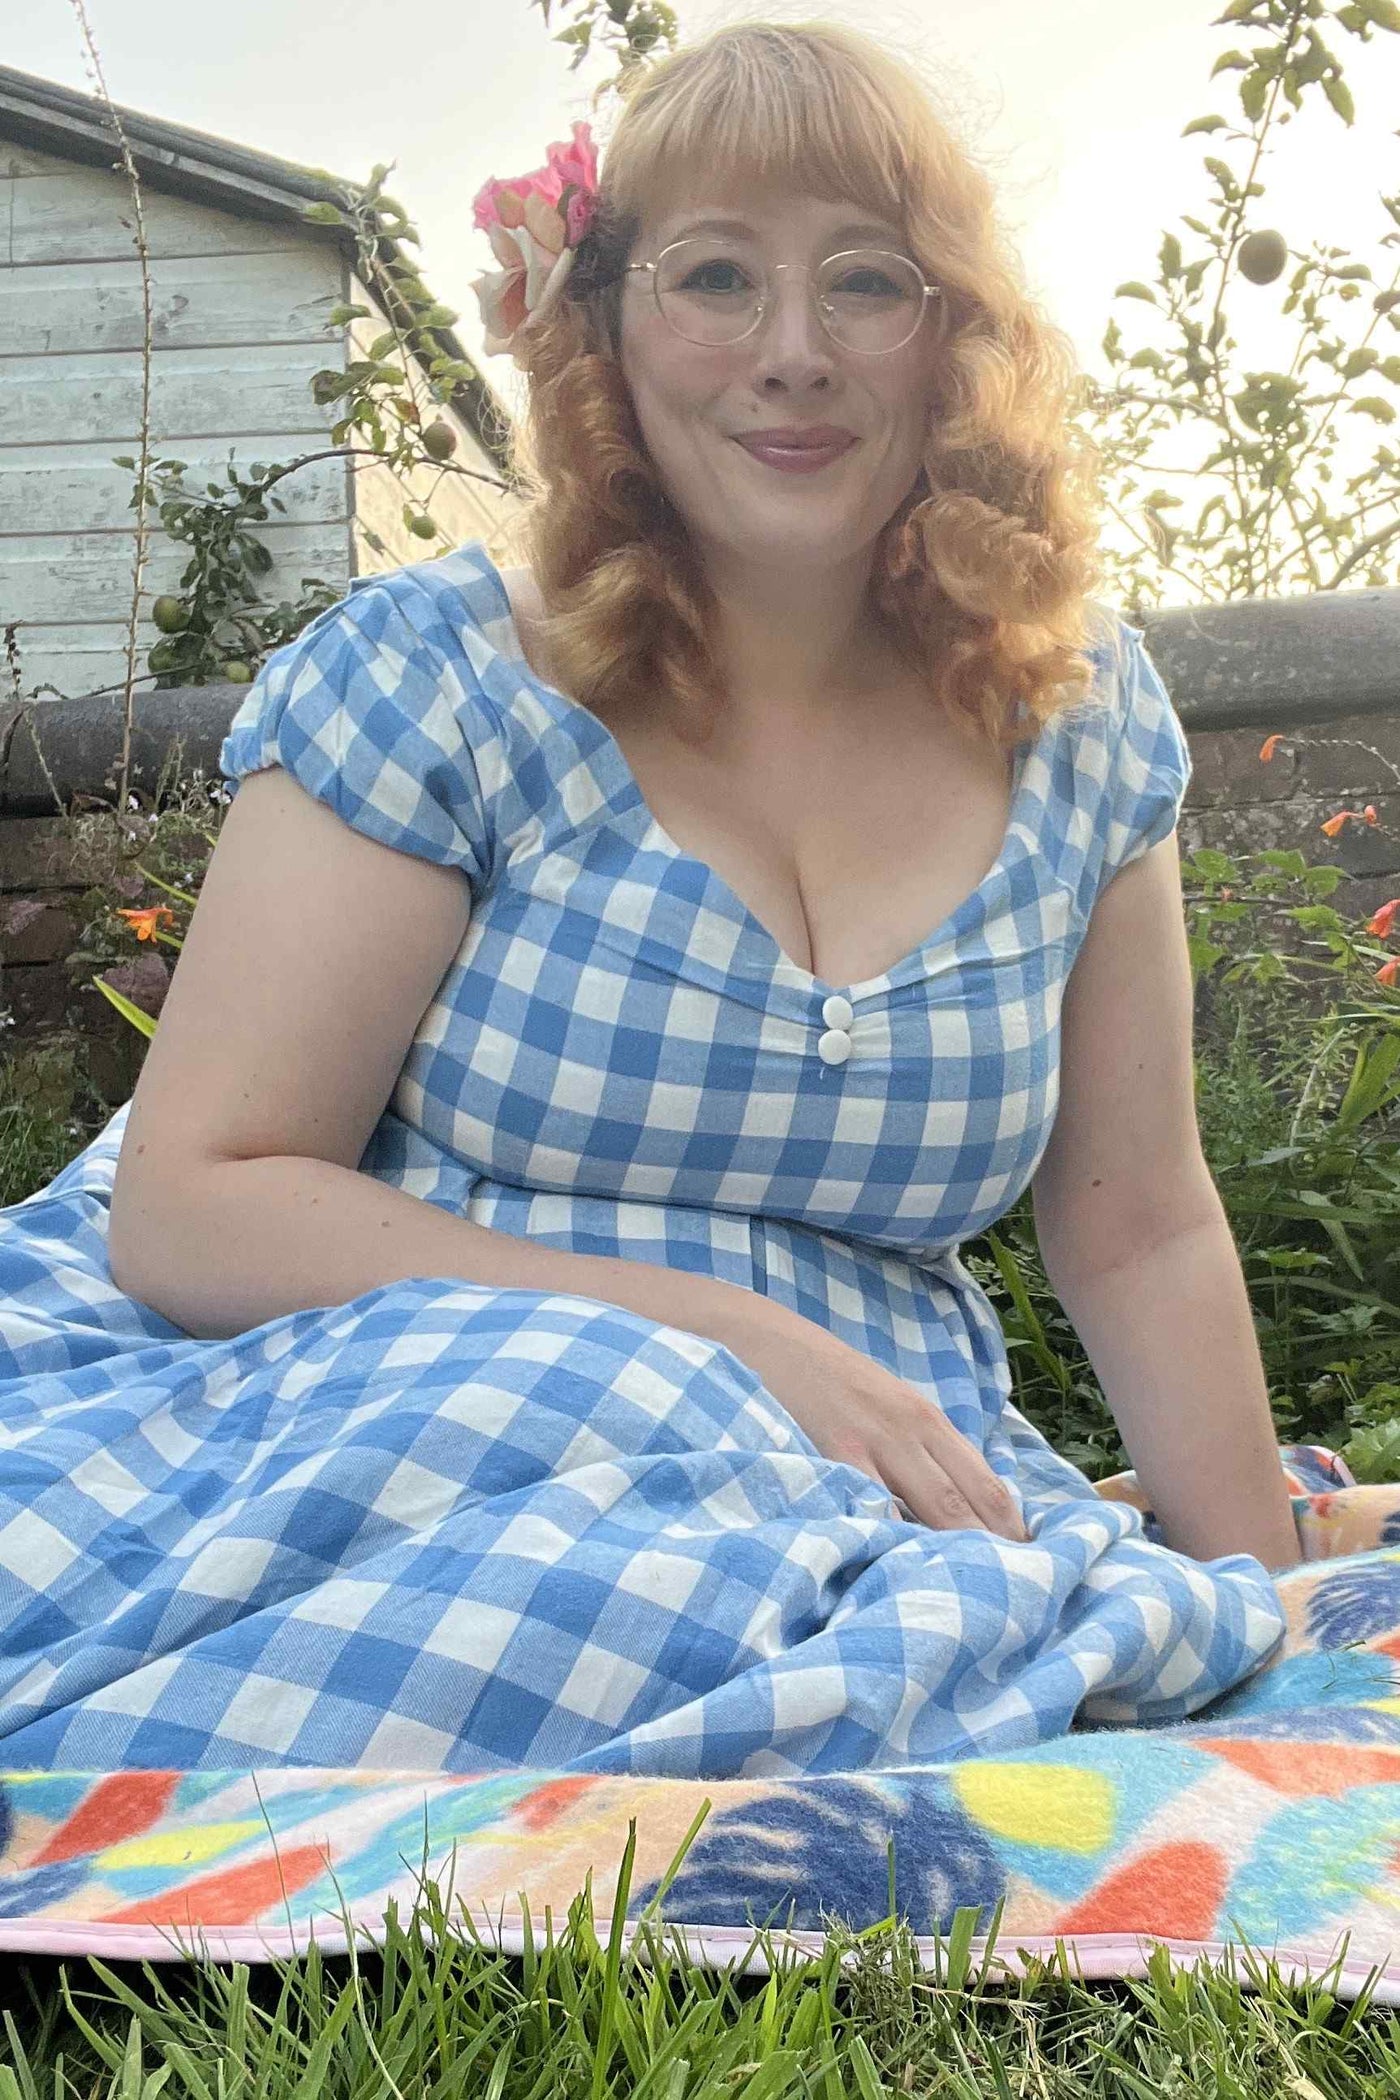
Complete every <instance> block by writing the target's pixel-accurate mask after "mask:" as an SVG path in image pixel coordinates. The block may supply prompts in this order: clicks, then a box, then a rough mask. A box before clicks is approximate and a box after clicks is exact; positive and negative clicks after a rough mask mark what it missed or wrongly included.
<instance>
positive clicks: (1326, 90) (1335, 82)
mask: <svg viewBox="0 0 1400 2100" xmlns="http://www.w3.org/2000/svg"><path fill="white" fill-rule="evenodd" d="M1322 92H1323V94H1324V95H1325V96H1326V97H1327V100H1328V101H1329V102H1330V103H1331V105H1332V107H1333V109H1335V110H1336V112H1337V115H1338V116H1339V117H1340V118H1341V120H1342V122H1343V123H1344V124H1350V123H1351V122H1352V120H1353V119H1354V117H1355V115H1356V104H1355V103H1354V102H1353V101H1352V99H1351V89H1350V88H1349V87H1348V86H1347V84H1346V82H1345V81H1344V80H1343V79H1342V77H1341V75H1340V74H1339V73H1329V74H1328V75H1327V78H1326V79H1325V80H1324V81H1323V83H1322Z"/></svg>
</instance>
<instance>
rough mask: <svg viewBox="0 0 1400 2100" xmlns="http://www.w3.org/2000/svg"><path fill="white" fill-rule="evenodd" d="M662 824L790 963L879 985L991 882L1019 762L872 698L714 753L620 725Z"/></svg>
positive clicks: (903, 701) (829, 979)
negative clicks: (817, 721) (721, 883)
mask: <svg viewBox="0 0 1400 2100" xmlns="http://www.w3.org/2000/svg"><path fill="white" fill-rule="evenodd" d="M614 734H615V736H616V740H617V742H618V744H619V745H620V747H621V749H622V751H623V755H624V757H625V758H626V760H627V762H628V765H629V766H630V768H631V770H632V773H633V775H634V777H635V779H636V781H637V784H638V786H639V788H640V789H641V792H642V794H643V796H644V798H645V800H646V803H647V806H648V808H649V809H650V811H651V814H652V816H653V817H654V818H655V820H656V822H657V823H658V824H659V825H660V826H661V828H662V830H663V831H664V832H665V833H666V834H667V836H668V837H669V838H670V839H671V840H672V841H673V842H674V843H675V844H676V845H677V846H679V847H680V848H682V849H683V850H684V851H685V852H687V853H689V854H691V855H692V856H694V857H695V858H697V859H699V860H701V861H703V862H705V863H706V865H708V866H709V867H710V868H712V869H713V870H714V871H715V873H716V874H717V875H719V876H720V877H721V878H722V879H723V881H724V882H725V883H726V884H727V885H728V887H729V888H730V889H731V890H732V891H733V892H734V893H735V895H736V896H737V897H738V898H739V900H740V902H741V903H742V904H743V905H744V906H745V907H746V909H747V910H748V911H749V912H750V913H751V914H752V916H753V917H754V918H755V919H757V920H758V922H759V923H760V925H762V926H763V927H764V928H765V929H766V930H767V931H768V933H769V934H770V935H771V936H772V938H773V939H774V940H775V941H776V942H777V944H778V946H779V947H780V948H781V949H782V950H783V952H784V954H785V955H787V956H789V957H790V958H791V960H792V961H793V962H795V963H797V964H799V965H800V967H801V968H803V969H804V970H807V971H810V972H811V974H812V975H813V976H814V977H817V978H819V979H821V980H822V981H824V982H825V983H827V984H856V983H862V982H864V981H865V980H867V979H869V978H872V977H877V976H879V975H881V974H882V973H883V972H884V971H886V970H888V969H890V968H892V967H893V966H894V965H895V964H896V963H898V962H900V961H901V960H902V959H903V958H904V957H905V956H906V955H908V954H909V953H910V951H911V950H912V949H914V948H916V947H917V946H918V945H919V944H920V943H921V942H922V941H924V940H925V939H926V938H927V937H928V935H929V934H930V933H932V932H933V931H934V929H935V928H936V927H938V926H939V925H941V924H942V922H943V921H944V919H946V918H947V917H948V915H949V914H950V913H951V912H952V911H953V910H954V909H955V908H956V907H957V906H958V905H960V904H961V903H962V902H963V901H964V899H965V898H967V897H968V896H970V895H971V894H972V893H973V892H974V891H975V890H976V889H977V888H978V886H979V885H980V884H981V883H982V881H983V880H984V878H985V877H986V875H987V874H988V872H989V871H990V869H991V868H992V867H993V866H994V864H995V862H996V860H997V857H998V855H999V854H1000V852H1001V850H1002V847H1003V845H1004V843H1005V839H1006V831H1007V825H1008V822H1009V817H1010V808H1011V797H1012V778H1011V775H1012V761H1011V759H1010V756H1009V755H1008V754H1006V753H1004V752H1000V751H997V750H995V749H994V748H993V747H991V746H990V745H988V744H987V743H986V741H985V740H984V739H979V741H978V743H977V744H976V745H975V746H974V745H973V744H972V742H971V741H970V739H968V738H966V737H962V736H959V735H957V734H950V733H949V731H948V729H947V727H946V724H945V723H944V722H943V720H942V718H941V716H940V715H939V714H938V712H937V710H936V706H935V703H934V702H933V701H932V700H931V699H930V698H929V697H928V696H927V695H926V694H922V693H921V694H919V695H918V696H917V698H916V699H910V698H909V697H908V696H905V697H904V698H900V697H898V696H890V697H889V698H887V699H886V698H883V697H880V696H872V697H870V698H868V699H863V700H862V702H861V703H860V704H859V706H857V705H855V704H853V705H852V706H851V708H850V710H849V712H848V713H847V714H845V715H841V716H838V717H836V718H835V719H831V720H828V721H825V722H823V723H822V724H821V725H819V726H818V725H813V724H810V723H800V724H794V723H788V724H783V723H782V722H781V720H779V719H776V718H775V720H774V721H773V723H772V724H771V726H769V725H765V726H764V728H763V729H762V731H761V732H759V733H755V732H753V731H752V730H750V731H748V732H746V734H745V735H744V736H743V738H742V740H741V743H740V745H739V747H738V748H736V749H729V750H725V749H720V750H718V751H715V752H709V751H702V750H697V749H696V748H694V747H692V746H688V745H685V744H683V743H680V742H679V741H677V740H675V739H672V738H667V737H665V736H664V735H661V734H658V733H657V731H656V730H655V729H654V728H652V727H650V726H649V725H636V724H633V725H628V724H622V725H620V727H618V728H617V729H615V731H614Z"/></svg>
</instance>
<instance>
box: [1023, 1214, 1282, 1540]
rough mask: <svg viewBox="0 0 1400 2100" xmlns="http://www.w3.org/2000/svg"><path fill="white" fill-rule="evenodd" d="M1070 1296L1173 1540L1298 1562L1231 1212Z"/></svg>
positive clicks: (1086, 1282)
mask: <svg viewBox="0 0 1400 2100" xmlns="http://www.w3.org/2000/svg"><path fill="white" fill-rule="evenodd" d="M1059 1296H1060V1300H1061V1303H1062V1304H1063V1306H1064V1309H1065V1312H1066V1313H1067V1315H1068V1316H1069V1319H1070V1320H1071V1321H1072V1323H1073V1325H1074V1331H1075V1333H1076V1334H1077V1335H1078V1336H1079V1339H1080V1340H1081V1342H1082V1343H1083V1344H1084V1348H1085V1350H1086V1352H1087V1354H1088V1357H1089V1361H1090V1362H1091V1363H1092V1365H1093V1367H1094V1373H1095V1376H1096V1377H1097V1379H1098V1381H1099V1384H1100V1385H1101V1386H1102V1388H1103V1394H1104V1398H1105V1399H1106V1400H1107V1402H1108V1404H1109V1407H1110V1408H1111V1409H1112V1411H1113V1418H1114V1420H1115V1421H1116V1422H1117V1424H1118V1427H1119V1429H1120V1430H1121V1431H1122V1435H1123V1441H1124V1443H1125V1444H1126V1445H1127V1447H1128V1456H1129V1457H1130V1458H1131V1460H1132V1462H1133V1470H1134V1471H1135V1472H1136V1474H1137V1477H1138V1481H1139V1483H1140V1485H1141V1487H1142V1490H1143V1493H1144V1494H1145V1496H1146V1497H1147V1500H1148V1503H1149V1504H1150V1506H1151V1508H1152V1509H1153V1511H1154V1512H1155V1514H1156V1516H1157V1518H1158V1520H1159V1522H1160V1523H1161V1526H1162V1532H1163V1536H1164V1537H1165V1539H1166V1542H1167V1544H1168V1545H1169V1546H1175V1547H1176V1549H1177V1550H1178V1552H1181V1553H1189V1554H1190V1555H1191V1556H1192V1558H1193V1559H1195V1560H1214V1559H1215V1558H1216V1557H1217V1555H1219V1554H1222V1553H1252V1554H1254V1555H1255V1557H1256V1558H1257V1559H1259V1560H1261V1561H1262V1562H1263V1563H1264V1566H1265V1567H1266V1568H1270V1569H1279V1568H1291V1567H1293V1566H1294V1565H1295V1564H1296V1562H1297V1561H1298V1560H1299V1559H1300V1558H1301V1553H1300V1549H1299V1545H1298V1534H1297V1531H1296V1529H1295V1527H1294V1523H1293V1516H1292V1511H1291V1507H1290V1504H1289V1499H1288V1491H1287V1488H1286V1487H1285V1485H1284V1480H1283V1473H1282V1470H1281V1468H1280V1465H1279V1456H1278V1439H1277V1437H1276V1436H1275V1433H1274V1425H1273V1419H1272V1416H1271V1415H1270V1412H1269V1395H1268V1388H1267V1384H1266V1381H1265V1378H1264V1367H1263V1364H1262V1362H1261V1361H1260V1356H1259V1345H1258V1343H1257V1341H1256V1340H1255V1337H1254V1320H1253V1315H1252V1313H1251V1311H1250V1305H1249V1293H1248V1290H1247V1289H1246V1286H1245V1280H1244V1274H1243V1271H1242V1270H1241V1268H1240V1259H1239V1254H1238V1252H1237V1251H1236V1248H1235V1242H1234V1236H1233V1235H1232V1233H1231V1231H1230V1225H1229V1220H1228V1219H1227V1218H1226V1217H1225V1215H1224V1213H1223V1212H1222V1213H1221V1215H1220V1216H1219V1217H1218V1218H1217V1219H1216V1220H1215V1222H1214V1223H1210V1222H1206V1223H1204V1224H1201V1225H1198V1226H1195V1227H1194V1228H1191V1229H1190V1230H1187V1231H1185V1232H1180V1233H1176V1234H1174V1235H1173V1236H1172V1237H1171V1238H1170V1239H1168V1240H1164V1241H1163V1242H1161V1244H1160V1245H1158V1246H1155V1247H1149V1248H1146V1249H1144V1250H1143V1251H1142V1252H1140V1253H1138V1254H1136V1255H1134V1256H1130V1257H1129V1258H1127V1259H1126V1260H1124V1261H1122V1262H1120V1263H1119V1264H1118V1265H1117V1266H1116V1267H1114V1268H1109V1269H1104V1270H1101V1271H1100V1272H1099V1273H1098V1274H1096V1275H1093V1276H1086V1277H1082V1278H1080V1279H1078V1280H1075V1281H1066V1282H1063V1283H1062V1284H1061V1285H1060V1286H1059Z"/></svg>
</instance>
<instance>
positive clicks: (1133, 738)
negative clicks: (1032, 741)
mask: <svg viewBox="0 0 1400 2100" xmlns="http://www.w3.org/2000/svg"><path fill="white" fill-rule="evenodd" d="M1121 624H1122V632H1123V638H1124V647H1123V650H1122V653H1121V655H1120V658H1119V664H1120V671H1119V678H1120V693H1119V700H1120V726H1119V727H1118V729H1117V730H1116V732H1114V733H1113V737H1112V741H1111V743H1110V747H1109V762H1108V781H1107V788H1106V793H1105V797H1104V821H1103V864H1102V874H1101V880H1100V887H1101V888H1102V886H1103V884H1104V883H1106V882H1109V881H1110V880H1111V879H1112V877H1113V876H1114V875H1116V874H1117V872H1118V870H1119V869H1120V868H1125V867H1126V866H1127V865H1128V863H1129V862H1130V861H1134V860H1137V859H1139V858H1140V856H1141V855H1142V854H1144V853H1145V852H1146V851H1147V849H1148V847H1149V846H1155V845H1157V844H1158V843H1159V842H1160V841H1161V840H1162V839H1164V838H1166V837H1167V835H1168V833H1169V832H1170V831H1171V830H1172V829H1173V827H1174V826H1175V824H1176V821H1177V818H1178V817H1179V816H1180V813H1181V806H1182V803H1183V801H1184V800H1185V796H1186V790H1187V787H1188V785H1189V784H1190V780H1191V772H1192V765H1191V752H1190V749H1189V747H1188V745H1187V742H1186V732H1185V731H1184V730H1183V728H1182V726H1181V723H1180V722H1179V721H1178V719H1177V715H1176V711H1175V709H1174V708H1173V706H1172V703H1171V699H1170V697H1169V695H1168V693H1167V689H1166V687H1165V685H1164V684H1163V683H1162V678H1161V674H1160V673H1159V671H1158V669H1157V667H1156V665H1155V664H1154V663H1153V661H1152V659H1151V657H1150V656H1149V655H1148V653H1147V650H1146V648H1145V647H1144V646H1143V640H1142V633H1141V630H1140V629H1139V628H1136V627H1132V626H1129V624H1128V623H1127V621H1123V622H1122V623H1121Z"/></svg>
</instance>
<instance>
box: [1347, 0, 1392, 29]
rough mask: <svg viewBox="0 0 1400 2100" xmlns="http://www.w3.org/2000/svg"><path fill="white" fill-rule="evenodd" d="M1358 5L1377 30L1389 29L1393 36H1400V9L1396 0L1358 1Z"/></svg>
mask: <svg viewBox="0 0 1400 2100" xmlns="http://www.w3.org/2000/svg"><path fill="white" fill-rule="evenodd" d="M1356 5H1357V6H1358V8H1359V9H1360V11H1361V13H1362V14H1363V15H1365V17H1366V19H1367V21H1368V22H1374V23H1375V25H1376V27H1377V29H1388V30H1390V32H1391V34H1392V35H1400V7H1397V6H1396V4H1395V0H1356Z"/></svg>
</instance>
